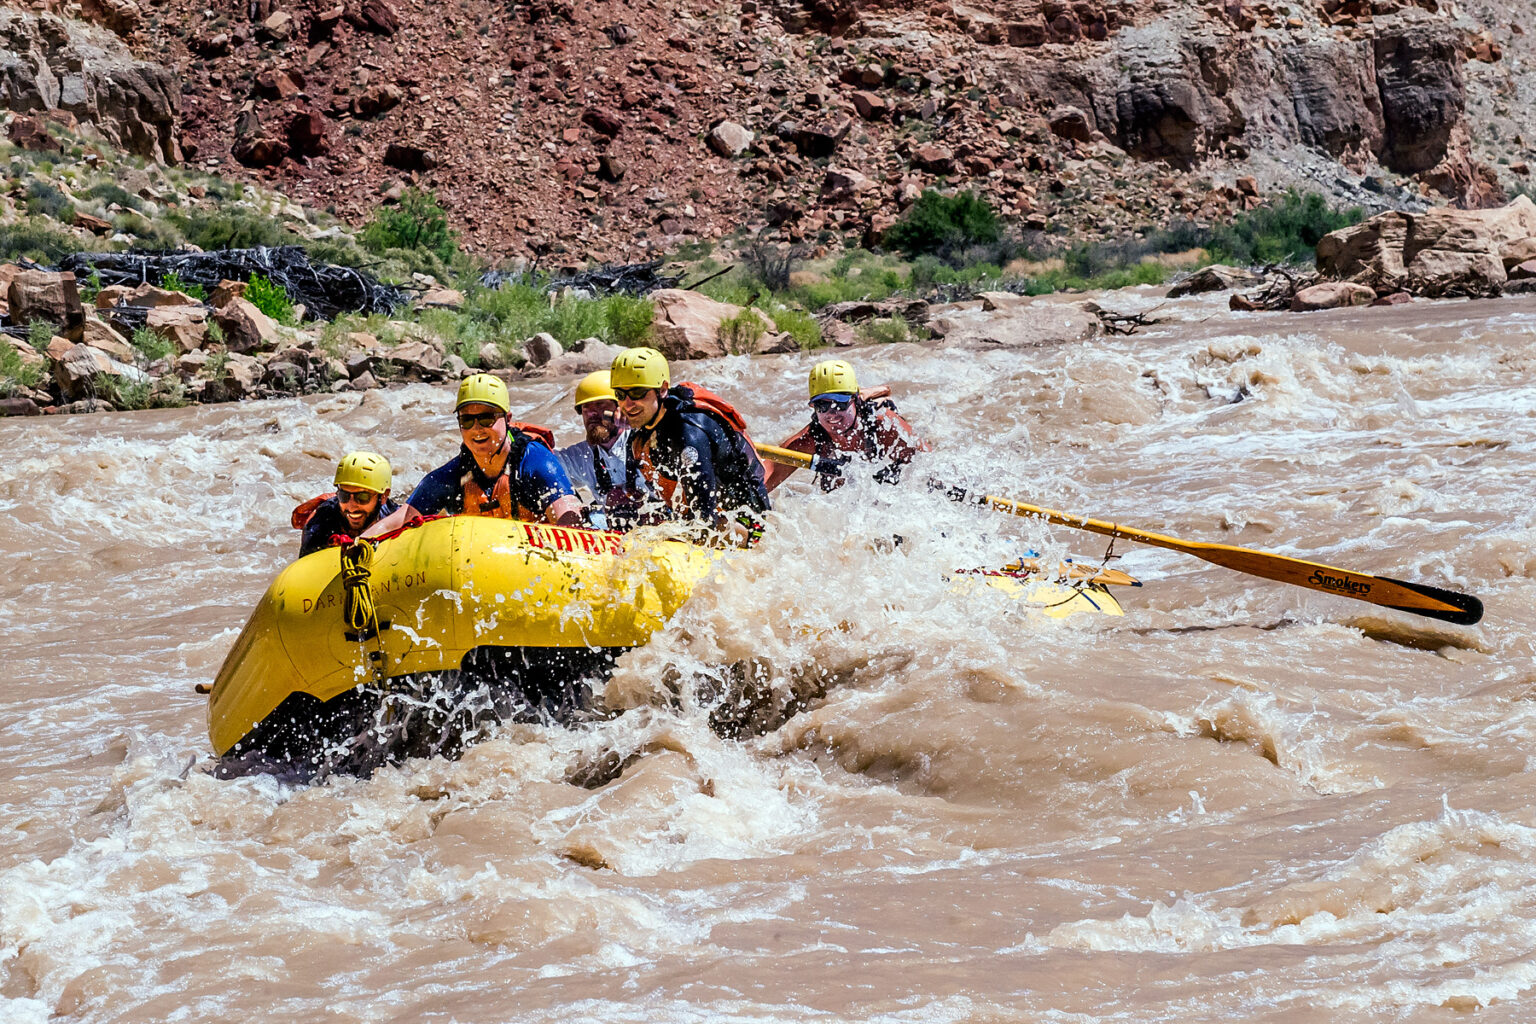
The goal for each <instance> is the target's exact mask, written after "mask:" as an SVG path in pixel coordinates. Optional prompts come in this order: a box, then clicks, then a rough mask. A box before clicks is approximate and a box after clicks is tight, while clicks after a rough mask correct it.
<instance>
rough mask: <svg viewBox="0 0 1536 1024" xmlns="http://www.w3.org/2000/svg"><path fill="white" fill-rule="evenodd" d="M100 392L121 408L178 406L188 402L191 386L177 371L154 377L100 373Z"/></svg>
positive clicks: (98, 387) (173, 407) (98, 385)
mask: <svg viewBox="0 0 1536 1024" xmlns="http://www.w3.org/2000/svg"><path fill="white" fill-rule="evenodd" d="M95 386H96V393H97V394H98V395H100V396H101V397H102V398H104V399H106V400H107V401H109V402H111V403H112V404H113V405H115V406H117V407H118V408H119V409H134V410H137V409H177V408H180V407H181V406H183V405H186V404H187V388H186V385H185V384H183V383H182V381H181V378H180V377H178V376H176V375H175V374H174V373H169V374H166V375H165V376H164V377H156V378H153V379H152V380H125V379H124V378H122V377H109V376H106V375H102V376H98V377H97V378H96V381H95Z"/></svg>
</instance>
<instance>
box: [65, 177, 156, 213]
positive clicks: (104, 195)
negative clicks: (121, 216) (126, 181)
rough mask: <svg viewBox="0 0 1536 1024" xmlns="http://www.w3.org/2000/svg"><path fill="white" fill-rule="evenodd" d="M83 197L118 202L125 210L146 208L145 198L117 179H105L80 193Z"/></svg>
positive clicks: (108, 202) (109, 203) (107, 202)
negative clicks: (135, 193)
mask: <svg viewBox="0 0 1536 1024" xmlns="http://www.w3.org/2000/svg"><path fill="white" fill-rule="evenodd" d="M80 197H81V198H82V199H95V200H98V201H100V202H102V203H106V204H108V205H111V204H112V203H116V204H117V205H118V206H121V207H122V208H123V209H125V210H142V209H144V200H142V199H140V198H139V197H138V196H136V195H134V194H133V193H132V192H129V191H128V190H127V189H125V188H123V186H121V185H119V184H117V182H115V181H103V182H101V183H99V184H96V185H92V186H91V187H90V188H88V189H86V190H85V191H83V192H81V193H80Z"/></svg>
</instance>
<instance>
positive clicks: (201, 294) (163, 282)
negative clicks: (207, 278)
mask: <svg viewBox="0 0 1536 1024" xmlns="http://www.w3.org/2000/svg"><path fill="white" fill-rule="evenodd" d="M160 287H161V288H164V289H165V290H166V291H168V292H181V293H182V294H183V295H190V296H192V298H194V299H197V300H198V301H199V302H201V301H203V300H204V299H206V298H208V290H207V289H206V288H204V287H203V286H202V285H200V284H198V283H196V282H195V281H183V280H182V279H181V275H180V274H178V273H176V271H174V270H172V271H170V272H169V273H167V274H164V275H162V276H161V278H160Z"/></svg>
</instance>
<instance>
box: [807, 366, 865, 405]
mask: <svg viewBox="0 0 1536 1024" xmlns="http://www.w3.org/2000/svg"><path fill="white" fill-rule="evenodd" d="M810 383H811V397H812V398H816V397H817V396H818V395H856V394H858V393H859V378H858V377H856V376H854V373H853V364H852V363H850V362H848V361H847V360H846V359H828V360H825V361H823V362H820V363H817V364H816V365H815V366H813V367H811V382H810Z"/></svg>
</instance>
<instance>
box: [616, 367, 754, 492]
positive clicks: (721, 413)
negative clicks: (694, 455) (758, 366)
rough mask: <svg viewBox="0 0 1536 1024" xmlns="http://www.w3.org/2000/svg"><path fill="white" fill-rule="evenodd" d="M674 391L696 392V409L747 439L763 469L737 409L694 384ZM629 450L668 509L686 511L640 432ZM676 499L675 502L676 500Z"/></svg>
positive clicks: (682, 383) (682, 382)
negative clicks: (654, 460)
mask: <svg viewBox="0 0 1536 1024" xmlns="http://www.w3.org/2000/svg"><path fill="white" fill-rule="evenodd" d="M672 387H674V388H687V389H688V390H689V391H691V392H693V405H694V408H696V409H698V410H699V411H700V412H704V413H708V414H709V415H710V416H713V417H714V418H715V419H716V420H718V421H719V422H720V423H721V424H722V425H724V426H725V427H726V428H728V429H730V430H734V431H735V432H736V433H738V434H740V435H742V437H744V438H746V440H747V451H748V453H750V455H751V457H752V460H753V461H754V462H756V463H757V464H758V465H759V466H761V465H762V459H761V458H759V457H758V454H757V448H756V447H755V446H754V445H753V444H752V435H751V434H749V433H747V421H746V419H745V418H744V417H743V416H742V415H741V413H739V412H737V411H736V407H735V406H734V405H732V404H731V403H730V402H727V401H726V400H725V399H723V398H721V397H720V396H719V395H717V394H715V393H714V392H713V391H711V390H709V389H708V388H706V387H703V386H701V385H699V384H695V383H693V382H692V381H686V380H680V381H678V382H677V383H675V384H673V385H672ZM630 450H631V451H633V452H634V453H635V461H636V462H638V463H639V465H640V472H641V474H642V475H643V476H644V477H645V479H646V480H647V481H648V482H649V483H650V485H651V487H652V488H654V489H655V490H656V492H657V493H658V494H660V495H661V498H662V500H663V501H665V502H666V503H667V505H668V507H670V508H673V509H676V510H678V511H680V512H685V511H687V502H686V501H684V500H683V496H682V495H681V494H680V493H678V490H677V481H676V480H674V479H673V478H671V477H669V476H663V475H662V473H661V471H660V470H659V469H658V468H657V467H656V465H655V463H653V462H652V461H651V446H650V445H649V444H648V443H642V439H641V438H640V436H639V434H638V432H637V434H636V436H635V439H634V441H633V442H632V447H631V449H630ZM674 496H675V499H676V500H674Z"/></svg>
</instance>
